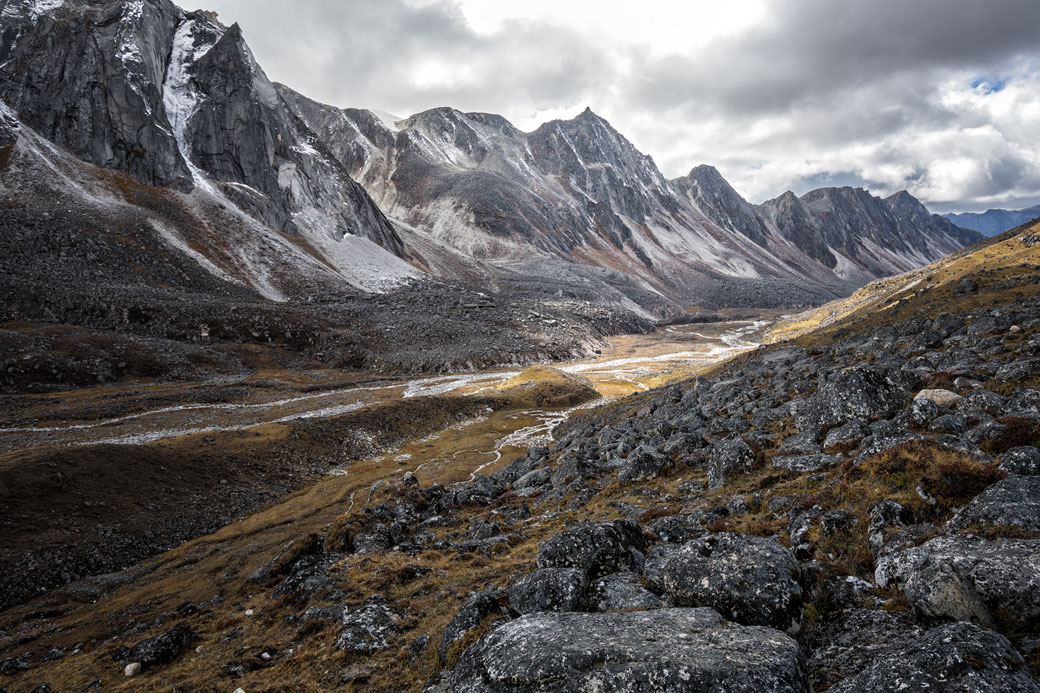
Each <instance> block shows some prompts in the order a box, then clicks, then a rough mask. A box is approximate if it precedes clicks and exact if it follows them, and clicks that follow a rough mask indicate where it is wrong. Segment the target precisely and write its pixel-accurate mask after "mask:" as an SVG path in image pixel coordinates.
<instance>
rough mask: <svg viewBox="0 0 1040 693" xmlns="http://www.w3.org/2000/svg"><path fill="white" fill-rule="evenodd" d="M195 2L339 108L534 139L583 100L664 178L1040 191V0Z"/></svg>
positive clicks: (989, 192) (751, 195)
mask: <svg viewBox="0 0 1040 693" xmlns="http://www.w3.org/2000/svg"><path fill="white" fill-rule="evenodd" d="M200 2H204V3H205V6H206V8H207V9H214V10H217V11H218V12H219V13H220V17H221V19H222V21H224V22H225V23H231V22H233V21H237V22H239V23H240V24H241V25H242V28H243V30H244V32H245V35H246V38H247V40H248V41H249V43H250V45H251V46H252V48H253V51H254V53H255V54H256V56H257V58H258V60H259V62H260V63H261V64H262V65H263V67H264V69H265V70H266V71H267V73H268V75H269V76H270V77H271V78H272V79H274V80H277V81H280V82H284V83H286V84H288V85H290V86H291V87H293V88H295V89H296V90H298V91H300V92H302V93H304V94H306V95H307V96H310V97H311V98H314V99H317V100H319V101H323V102H326V103H330V104H334V105H338V106H353V107H363V108H375V109H381V110H385V111H389V112H391V113H394V114H397V115H400V116H407V115H410V114H412V113H416V112H418V111H421V110H424V109H427V108H432V107H435V106H454V107H455V108H459V109H461V110H464V111H487V112H493V113H500V114H502V115H504V116H506V117H507V118H509V119H510V120H511V121H512V122H513V123H514V124H515V125H517V126H518V127H520V128H522V129H525V130H530V129H533V128H535V127H537V126H538V125H539V124H540V123H542V122H544V121H546V120H551V119H553V118H570V117H573V116H575V115H577V114H578V113H579V112H580V111H581V110H582V109H584V108H585V106H591V107H592V109H593V110H594V111H595V112H596V113H598V114H600V115H601V116H603V117H605V118H606V119H607V120H609V121H610V122H611V123H612V124H613V125H614V126H615V127H616V128H617V129H618V130H620V131H621V132H622V133H623V134H624V135H625V136H627V137H628V138H629V139H630V140H631V141H632V142H633V143H634V144H635V145H636V146H637V147H638V148H639V149H641V150H642V151H644V152H646V153H648V154H650V155H652V156H653V157H654V160H655V161H656V162H657V164H658V166H660V168H661V169H662V171H664V173H665V174H666V175H667V176H669V177H673V176H678V175H682V174H684V173H686V172H688V171H689V169H690V168H692V167H693V166H695V165H697V164H700V163H709V164H713V165H715V166H717V167H718V168H719V170H720V171H721V172H722V174H723V175H724V176H725V177H726V178H727V179H728V180H729V181H730V182H731V183H733V185H734V186H735V187H736V188H737V190H738V191H740V192H741V193H742V194H743V195H744V196H745V197H747V198H748V199H749V200H751V201H753V202H761V201H762V200H765V199H767V198H770V197H774V196H776V195H779V194H780V193H782V192H784V191H785V190H788V189H791V190H794V191H795V192H797V193H802V192H805V191H806V190H809V189H811V188H814V187H820V186H822V185H862V186H865V187H867V188H870V189H871V190H873V191H875V192H877V193H879V194H887V193H891V192H895V191H898V190H900V189H903V188H906V189H908V190H910V192H912V193H913V194H914V195H916V196H918V197H919V198H921V199H922V200H923V201H925V202H926V203H927V204H928V205H929V206H930V207H931V208H932V209H933V210H934V211H939V212H944V211H956V210H981V209H986V208H988V207H1011V208H1015V207H1024V206H1029V205H1032V204H1036V203H1038V202H1040V71H1038V67H1040V38H1038V35H1037V27H1040V2H1038V1H1037V0H870V1H869V2H867V1H864V0H848V1H847V2H846V1H844V0H783V1H782V2H781V1H780V0H771V1H770V0H726V2H720V1H719V0H685V1H682V0H678V1H673V2H666V1H665V0H640V1H639V2H633V1H631V0H629V1H625V2H623V1H620V0H518V1H507V0H304V1H302V2H293V3H290V2H285V0H200ZM182 4H183V3H182Z"/></svg>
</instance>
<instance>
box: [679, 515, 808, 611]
mask: <svg viewBox="0 0 1040 693" xmlns="http://www.w3.org/2000/svg"><path fill="white" fill-rule="evenodd" d="M662 573H663V582H664V588H665V591H666V592H667V594H668V596H669V597H671V598H672V601H674V602H675V604H677V605H679V606H710V607H712V608H713V609H716V610H717V611H718V612H719V613H721V614H722V615H723V616H725V617H726V618H728V619H731V620H733V621H736V622H737V623H743V624H746V625H761V626H770V627H772V628H779V629H781V630H785V629H787V628H790V627H791V626H792V625H793V624H794V623H796V622H797V621H798V620H799V617H800V615H801V609H802V588H801V585H800V584H799V583H798V577H799V574H800V568H799V565H798V561H797V560H796V559H795V557H794V554H793V553H791V552H790V551H789V550H788V549H785V548H784V547H783V546H781V545H780V544H778V543H777V542H775V541H773V540H772V539H763V538H762V537H752V536H747V535H743V534H734V533H729V532H726V533H722V534H713V535H711V536H708V537H704V538H702V539H694V540H693V541H690V542H688V543H687V544H685V545H684V546H683V547H682V548H680V549H679V550H678V551H677V552H676V553H675V554H674V555H673V556H672V557H671V558H670V559H669V560H668V562H667V563H666V564H665V565H664V568H663V569H662Z"/></svg>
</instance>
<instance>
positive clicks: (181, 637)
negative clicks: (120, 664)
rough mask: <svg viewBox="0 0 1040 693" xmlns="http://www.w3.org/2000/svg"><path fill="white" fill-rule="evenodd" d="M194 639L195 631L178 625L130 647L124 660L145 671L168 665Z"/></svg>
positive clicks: (181, 624)
mask: <svg viewBox="0 0 1040 693" xmlns="http://www.w3.org/2000/svg"><path fill="white" fill-rule="evenodd" d="M196 637H197V636H196V635H195V631H194V630H192V629H191V628H190V627H189V626H187V625H185V624H183V623H178V624H177V625H176V626H174V627H173V628H172V629H170V630H168V631H166V632H165V633H163V634H162V635H157V636H155V637H154V638H148V639H147V640H142V641H141V642H139V643H137V644H136V645H134V646H133V647H131V648H130V652H129V653H127V656H126V659H128V660H129V661H131V662H137V663H139V664H140V665H141V666H142V667H143V668H145V669H147V668H148V667H152V666H157V665H160V664H169V663H170V662H172V661H173V660H174V659H176V658H177V655H179V654H180V653H181V652H183V651H184V650H185V649H186V648H187V647H188V645H190V644H191V643H192V642H194V640H195V638H196Z"/></svg>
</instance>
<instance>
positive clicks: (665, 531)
mask: <svg viewBox="0 0 1040 693" xmlns="http://www.w3.org/2000/svg"><path fill="white" fill-rule="evenodd" d="M646 528H647V529H648V530H650V531H651V532H653V533H654V534H655V535H657V538H658V539H660V540H661V541H663V542H667V543H672V544H685V543H686V542H688V541H689V540H690V539H696V538H698V537H702V536H704V535H705V534H707V533H708V530H706V529H704V524H703V523H702V522H701V521H700V519H699V518H698V517H695V516H693V515H665V516H664V517H658V518H655V519H653V520H651V521H649V522H647V523H646Z"/></svg>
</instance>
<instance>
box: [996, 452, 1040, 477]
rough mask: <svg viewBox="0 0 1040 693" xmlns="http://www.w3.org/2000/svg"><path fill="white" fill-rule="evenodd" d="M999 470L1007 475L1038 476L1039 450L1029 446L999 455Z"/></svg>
mask: <svg viewBox="0 0 1040 693" xmlns="http://www.w3.org/2000/svg"><path fill="white" fill-rule="evenodd" d="M1000 468H1001V469H1003V470H1004V471H1005V472H1007V473H1008V474H1020V475H1022V476H1040V449H1037V448H1035V447H1033V446H1031V445H1027V446H1022V447H1017V448H1011V449H1010V450H1008V451H1007V452H1005V453H1004V454H1003V455H1001V457H1000Z"/></svg>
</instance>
